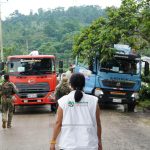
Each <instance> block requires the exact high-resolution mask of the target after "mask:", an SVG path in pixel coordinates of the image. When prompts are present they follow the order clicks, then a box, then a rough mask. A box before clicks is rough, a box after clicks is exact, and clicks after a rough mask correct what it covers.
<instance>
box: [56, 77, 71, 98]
mask: <svg viewBox="0 0 150 150" xmlns="http://www.w3.org/2000/svg"><path fill="white" fill-rule="evenodd" d="M70 92H71V87H70V86H69V83H68V78H67V77H66V76H64V77H62V80H61V81H60V84H59V85H58V86H57V87H56V92H55V98H56V100H58V99H60V98H61V97H63V96H64V95H67V94H69V93H70Z"/></svg>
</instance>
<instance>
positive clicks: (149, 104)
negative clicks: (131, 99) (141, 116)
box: [138, 99, 150, 110]
mask: <svg viewBox="0 0 150 150" xmlns="http://www.w3.org/2000/svg"><path fill="white" fill-rule="evenodd" d="M138 107H141V108H147V109H149V110H150V99H145V100H142V101H140V100H139V101H138Z"/></svg>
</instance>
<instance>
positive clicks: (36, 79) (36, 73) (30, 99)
mask: <svg viewBox="0 0 150 150" xmlns="http://www.w3.org/2000/svg"><path fill="white" fill-rule="evenodd" d="M7 70H8V73H9V75H10V81H11V82H12V83H14V84H15V86H16V88H17V90H18V93H16V94H15V95H14V97H13V99H14V104H15V106H17V105H42V104H54V103H55V102H54V91H55V88H56V68H55V56H53V55H35V56H31V55H16V56H9V57H8V59H7Z"/></svg>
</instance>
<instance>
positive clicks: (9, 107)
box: [1, 75, 17, 128]
mask: <svg viewBox="0 0 150 150" xmlns="http://www.w3.org/2000/svg"><path fill="white" fill-rule="evenodd" d="M16 92H17V90H16V88H15V86H14V85H13V83H11V82H10V81H9V75H4V82H3V84H2V85H1V103H2V128H6V126H7V128H11V122H12V117H13V110H14V104H13V100H12V96H13V94H15V93H16ZM7 118H8V119H7Z"/></svg>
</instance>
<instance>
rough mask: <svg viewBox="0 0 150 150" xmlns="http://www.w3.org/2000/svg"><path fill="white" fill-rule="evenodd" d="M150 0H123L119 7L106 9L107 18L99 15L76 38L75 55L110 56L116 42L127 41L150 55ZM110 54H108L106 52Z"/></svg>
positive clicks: (136, 48)
mask: <svg viewBox="0 0 150 150" xmlns="http://www.w3.org/2000/svg"><path fill="white" fill-rule="evenodd" d="M149 30H150V2H149V0H141V1H136V0H122V4H121V6H120V8H114V7H110V8H107V17H100V18H98V19H97V20H96V21H94V22H93V23H92V24H91V25H90V26H89V27H87V28H86V29H84V30H83V31H82V32H81V33H80V34H79V35H78V36H77V38H76V40H75V44H74V48H73V49H74V55H78V54H80V55H81V56H83V57H85V56H86V57H87V54H88V57H89V60H91V59H92V57H95V55H97V54H98V55H99V56H100V60H101V61H102V60H107V59H108V58H110V56H111V55H112V53H113V52H114V50H113V45H114V44H116V43H121V44H127V45H129V46H130V47H132V48H133V49H135V50H137V51H139V53H143V54H144V51H143V49H145V51H148V52H147V54H150V38H149V37H150V32H149ZM106 54H107V55H106Z"/></svg>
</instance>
